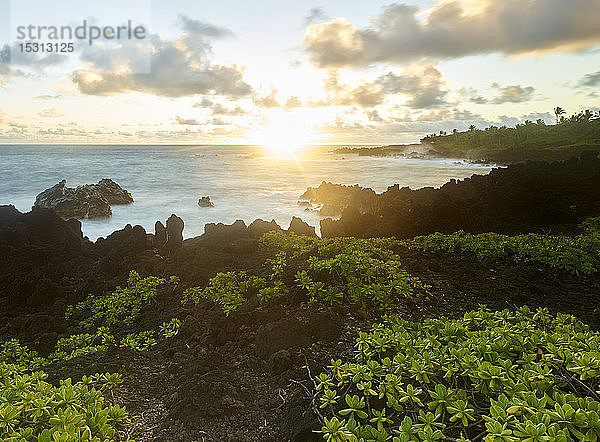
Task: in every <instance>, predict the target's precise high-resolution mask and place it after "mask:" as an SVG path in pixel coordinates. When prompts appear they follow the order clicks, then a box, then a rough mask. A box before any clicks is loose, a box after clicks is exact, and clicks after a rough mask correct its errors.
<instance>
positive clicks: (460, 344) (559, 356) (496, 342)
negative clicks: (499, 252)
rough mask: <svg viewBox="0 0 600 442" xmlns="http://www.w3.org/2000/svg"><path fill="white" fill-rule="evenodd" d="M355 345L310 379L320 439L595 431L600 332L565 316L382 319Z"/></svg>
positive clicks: (547, 437) (537, 436)
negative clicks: (321, 421)
mask: <svg viewBox="0 0 600 442" xmlns="http://www.w3.org/2000/svg"><path fill="white" fill-rule="evenodd" d="M355 348H356V359H355V361H352V362H343V361H340V360H338V361H332V362H331V365H330V366H329V367H328V370H327V371H326V372H324V373H321V374H320V375H319V376H318V377H317V378H316V382H317V394H318V398H319V401H320V403H321V409H322V410H323V411H324V413H325V425H324V426H323V428H322V432H323V437H324V438H325V439H328V440H357V441H358V440H365V441H366V440H393V441H431V440H442V439H446V438H448V439H450V440H466V438H481V439H483V440H484V441H486V442H491V441H507V442H516V441H545V442H547V441H570V440H590V441H592V440H597V439H598V438H600V391H599V390H600V333H598V332H592V331H590V329H589V327H588V326H586V325H585V324H583V323H581V322H580V321H578V320H577V319H576V318H574V317H572V316H570V315H565V314H560V313H559V314H557V315H556V317H553V316H551V315H549V314H548V312H547V310H544V309H540V310H537V311H535V312H533V311H530V310H529V309H528V308H527V307H523V308H521V309H519V310H518V311H516V312H511V311H508V310H503V311H498V312H492V311H489V310H487V309H485V308H480V309H479V310H476V311H472V312H468V313H466V314H465V315H464V316H463V318H461V319H454V320H451V319H447V318H439V319H426V320H424V321H423V322H422V323H415V322H409V321H405V320H402V319H400V318H398V317H395V316H388V317H385V318H384V323H382V324H376V325H374V326H373V327H372V329H371V331H370V332H368V333H360V335H359V337H358V338H357V339H356V345H355ZM340 397H344V401H340ZM332 437H338V438H340V439H329V438H332Z"/></svg>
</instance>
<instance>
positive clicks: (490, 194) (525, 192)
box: [311, 152, 600, 238]
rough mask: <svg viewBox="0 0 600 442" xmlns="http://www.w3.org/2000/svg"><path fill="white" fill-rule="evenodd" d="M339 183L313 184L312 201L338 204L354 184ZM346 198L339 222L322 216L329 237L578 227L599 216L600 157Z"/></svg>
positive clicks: (525, 165) (530, 165)
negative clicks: (367, 198)
mask: <svg viewBox="0 0 600 442" xmlns="http://www.w3.org/2000/svg"><path fill="white" fill-rule="evenodd" d="M332 186H334V185H331V184H323V185H321V186H320V187H319V188H317V189H312V190H311V198H312V199H313V200H314V202H315V203H318V204H323V205H324V206H325V205H327V204H328V203H329V202H330V201H333V202H334V203H336V204H338V203H339V201H341V200H343V199H344V198H346V196H347V195H348V189H347V188H344V186H337V188H336V187H332ZM336 189H337V191H336ZM351 189H353V190H351V192H352V193H356V192H357V191H356V190H354V188H351ZM336 192H337V193H339V195H337V196H336ZM365 195H366V194H365ZM345 201H347V206H346V207H345V208H343V209H342V216H341V218H340V219H339V220H332V219H324V220H322V221H321V234H322V236H324V237H331V236H357V237H374V236H395V237H398V238H408V237H412V236H416V235H423V234H428V233H433V232H455V231H457V230H461V229H462V230H465V231H467V232H472V233H479V232H490V231H494V232H499V233H508V234H511V233H520V232H528V231H548V230H549V229H555V230H557V231H561V230H564V229H567V230H568V229H571V230H573V229H574V228H575V226H576V225H577V223H579V222H580V221H581V220H582V219H583V218H584V217H586V216H598V215H600V159H598V155H597V153H595V152H588V153H585V154H583V155H582V156H581V158H579V159H577V158H573V159H571V160H569V161H562V162H554V163H547V162H527V163H520V164H513V165H511V166H509V167H507V168H499V169H493V170H492V171H491V172H490V173H489V174H488V175H485V176H482V175H473V176H472V177H471V178H467V179H464V180H462V181H457V180H450V181H449V182H448V183H446V184H445V185H444V186H442V187H441V188H439V189H434V188H431V187H427V188H423V189H419V190H411V189H409V188H408V187H403V188H400V187H399V186H398V185H395V186H391V187H389V188H388V189H387V191H385V192H383V193H381V194H375V192H373V194H372V195H371V197H370V201H363V200H360V201H359V203H358V204H354V203H353V202H352V199H349V198H347V199H346V200H345Z"/></svg>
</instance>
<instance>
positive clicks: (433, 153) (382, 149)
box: [333, 142, 600, 165]
mask: <svg viewBox="0 0 600 442" xmlns="http://www.w3.org/2000/svg"><path fill="white" fill-rule="evenodd" d="M599 149H600V143H598V142H594V143H589V144H584V145H579V146H569V147H568V148H563V149H552V148H539V149H534V148H523V149H501V148H500V149H494V150H484V149H465V150H459V151H457V150H451V149H446V148H442V147H440V146H435V145H433V144H430V143H421V144H392V145H387V146H377V147H342V148H337V149H335V150H334V151H333V153H334V154H336V155H343V154H346V155H348V154H356V155H358V156H373V157H403V158H412V159H428V158H430V159H439V158H444V159H451V160H457V161H467V162H470V163H474V164H500V165H508V164H513V163H521V162H525V161H563V160H568V159H570V158H572V157H574V156H580V155H583V154H585V153H586V152H590V151H598V150H599Z"/></svg>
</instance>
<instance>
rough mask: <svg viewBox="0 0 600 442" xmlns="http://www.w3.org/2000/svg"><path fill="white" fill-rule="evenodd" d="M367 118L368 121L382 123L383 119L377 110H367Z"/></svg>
mask: <svg viewBox="0 0 600 442" xmlns="http://www.w3.org/2000/svg"><path fill="white" fill-rule="evenodd" d="M367 118H368V119H369V121H374V122H376V123H383V121H384V119H383V118H381V115H379V112H377V111H376V110H373V111H367Z"/></svg>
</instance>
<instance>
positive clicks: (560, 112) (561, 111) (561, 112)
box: [554, 106, 566, 124]
mask: <svg viewBox="0 0 600 442" xmlns="http://www.w3.org/2000/svg"><path fill="white" fill-rule="evenodd" d="M565 113H566V112H565V110H564V109H563V108H562V107H559V106H557V107H555V108H554V115H556V124H558V122H559V118H560V116H561V115H564V114H565Z"/></svg>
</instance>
